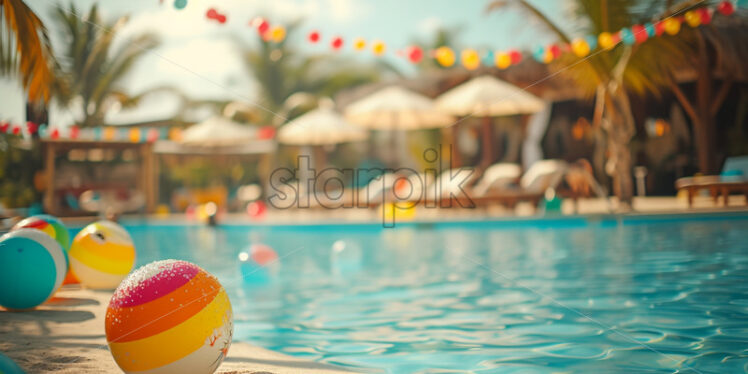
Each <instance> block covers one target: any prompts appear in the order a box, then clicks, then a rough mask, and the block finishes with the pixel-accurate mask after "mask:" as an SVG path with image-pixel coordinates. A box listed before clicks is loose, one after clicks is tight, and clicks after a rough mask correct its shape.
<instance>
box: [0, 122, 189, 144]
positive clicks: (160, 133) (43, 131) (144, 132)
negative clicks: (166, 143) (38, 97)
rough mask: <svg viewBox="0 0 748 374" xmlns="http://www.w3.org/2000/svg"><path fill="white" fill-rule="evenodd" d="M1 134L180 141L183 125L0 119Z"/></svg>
mask: <svg viewBox="0 0 748 374" xmlns="http://www.w3.org/2000/svg"><path fill="white" fill-rule="evenodd" d="M0 134H7V135H13V136H19V137H21V136H31V135H37V134H38V135H39V137H40V138H42V139H52V140H56V139H71V140H89V141H127V142H132V143H146V142H155V141H157V140H172V141H179V140H181V139H182V128H181V127H176V126H172V127H117V126H100V127H90V128H80V127H78V126H75V125H73V126H68V127H66V128H59V127H50V126H48V125H46V124H41V125H40V124H36V123H34V122H31V121H29V122H26V123H25V124H19V123H16V124H12V123H10V122H7V121H0Z"/></svg>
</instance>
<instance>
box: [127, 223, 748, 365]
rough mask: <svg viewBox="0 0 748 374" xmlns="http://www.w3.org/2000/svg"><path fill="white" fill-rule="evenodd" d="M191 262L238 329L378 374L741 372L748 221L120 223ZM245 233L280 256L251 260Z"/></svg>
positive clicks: (264, 341)
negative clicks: (221, 297)
mask: <svg viewBox="0 0 748 374" xmlns="http://www.w3.org/2000/svg"><path fill="white" fill-rule="evenodd" d="M128 230H129V231H130V232H131V233H132V235H133V237H134V240H135V242H136V246H137V248H138V250H139V253H138V256H139V257H138V264H139V265H142V264H145V263H148V262H150V261H153V260H157V259H164V258H178V259H185V260H189V261H194V262H196V263H197V264H200V265H201V266H203V267H204V268H205V269H206V270H208V271H210V272H212V273H214V274H216V275H217V276H218V277H219V278H220V280H221V282H222V283H223V284H224V286H225V287H226V288H227V290H228V291H229V295H230V297H231V302H232V305H233V308H234V316H235V334H234V336H235V339H236V340H239V341H247V342H250V343H253V344H257V345H260V346H263V347H266V348H269V349H272V350H276V351H280V352H283V353H286V354H289V355H294V356H300V357H304V358H307V359H312V360H316V361H320V362H325V363H330V364H335V365H341V366H345V367H350V368H357V369H358V370H363V371H367V372H383V373H463V372H464V373H467V372H471V373H505V372H506V373H519V372H522V373H546V372H549V373H550V372H554V373H555V372H642V371H644V372H665V373H668V372H675V371H677V372H683V373H742V372H747V371H748V240H747V239H748V235H746V233H748V220H746V219H730V220H710V221H682V222H660V223H649V224H632V225H615V224H613V225H600V224H580V225H553V224H550V225H538V226H536V227H535V226H533V225H526V226H523V227H516V226H505V225H501V224H499V223H497V224H496V225H492V224H479V225H471V224H455V225H446V226H444V227H442V226H439V227H430V226H417V225H410V226H399V227H398V228H396V229H383V228H381V227H376V226H350V227H346V226H329V227H326V226H319V227H298V228H294V227H250V226H226V227H220V228H215V229H213V228H207V227H203V226H195V225H191V226H190V225H188V226H184V225H181V226H180V225H170V226H153V225H129V226H128ZM252 243H264V244H267V245H269V246H271V247H272V248H274V249H275V250H276V251H277V252H278V256H279V258H280V260H279V263H278V266H274V267H272V268H271V269H270V270H268V269H266V268H255V269H252V268H250V269H249V270H248V268H247V267H246V266H245V267H242V266H240V265H239V261H238V260H237V255H238V253H239V252H241V251H243V250H246V248H247V247H248V246H249V245H250V244H252Z"/></svg>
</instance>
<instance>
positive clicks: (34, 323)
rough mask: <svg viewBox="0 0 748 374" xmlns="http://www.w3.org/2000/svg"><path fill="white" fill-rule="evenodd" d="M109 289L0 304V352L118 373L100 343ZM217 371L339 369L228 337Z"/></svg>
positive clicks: (23, 362) (46, 368)
mask: <svg viewBox="0 0 748 374" xmlns="http://www.w3.org/2000/svg"><path fill="white" fill-rule="evenodd" d="M110 297H111V292H103V291H91V290H83V289H78V288H76V287H73V288H64V289H62V290H60V291H59V292H57V294H56V295H55V297H54V298H52V299H51V300H49V301H47V302H46V303H45V304H43V305H41V306H40V307H38V308H37V309H36V310H33V311H26V312H9V311H6V310H4V309H2V308H0V352H2V353H3V354H5V355H6V356H8V357H10V358H11V359H13V360H14V361H15V362H16V363H17V364H18V365H19V366H20V367H21V368H22V369H24V370H25V371H26V372H27V373H29V374H31V373H47V372H55V373H71V374H72V373H76V374H79V373H121V372H122V371H121V370H120V369H119V367H117V364H116V363H115V362H114V359H113V358H112V355H111V354H110V353H109V349H108V347H107V344H106V338H105V336H104V315H105V314H106V307H107V304H108V302H109V298H110ZM217 373H226V374H228V373H232V374H239V373H242V374H244V373H256V374H261V373H262V374H267V373H274V374H285V373H289V374H290V373H310V374H318V373H319V374H322V373H331V374H343V373H350V371H348V370H346V369H342V368H338V367H335V366H330V365H324V364H320V363H315V362H310V361H306V360H303V359H299V358H295V357H289V356H286V355H283V354H280V353H277V352H273V351H269V350H266V349H262V348H259V347H255V346H251V345H249V344H246V343H237V342H234V343H233V344H232V345H231V348H230V349H229V354H228V357H227V358H226V360H224V361H223V364H221V366H220V367H219V368H218V371H217Z"/></svg>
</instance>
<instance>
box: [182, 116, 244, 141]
mask: <svg viewBox="0 0 748 374" xmlns="http://www.w3.org/2000/svg"><path fill="white" fill-rule="evenodd" d="M256 139H257V129H256V128H254V127H251V126H245V125H242V124H240V123H236V122H234V121H232V120H230V119H228V118H226V117H220V116H216V117H211V118H209V119H207V120H205V121H203V122H200V123H198V124H195V125H192V126H190V127H189V128H187V130H185V131H184V132H183V133H182V140H181V142H182V143H183V144H186V145H193V146H200V147H221V146H233V145H241V144H244V143H246V142H249V141H253V140H256Z"/></svg>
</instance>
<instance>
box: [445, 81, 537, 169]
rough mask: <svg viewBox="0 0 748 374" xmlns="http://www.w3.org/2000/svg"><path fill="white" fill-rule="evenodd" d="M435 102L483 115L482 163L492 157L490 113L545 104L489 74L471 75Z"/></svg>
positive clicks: (521, 111) (526, 110)
mask: <svg viewBox="0 0 748 374" xmlns="http://www.w3.org/2000/svg"><path fill="white" fill-rule="evenodd" d="M435 103H436V107H437V108H439V109H440V110H442V111H444V112H447V113H449V114H453V115H456V116H474V117H483V160H482V161H481V164H482V166H483V167H488V165H489V164H490V163H491V162H492V161H493V150H492V149H491V140H492V138H493V128H492V126H491V117H502V116H514V115H521V114H531V113H536V112H539V111H541V110H543V108H544V107H545V103H544V102H543V100H541V99H539V98H537V97H536V96H534V95H532V94H530V93H528V92H527V91H525V90H523V89H521V88H519V87H517V86H514V85H512V84H509V83H507V82H504V81H502V80H500V79H498V78H495V77H492V76H490V75H484V76H480V77H477V78H473V79H471V80H470V81H468V82H466V83H463V84H461V85H459V86H457V87H455V88H453V89H451V90H449V91H447V92H445V93H444V94H442V95H441V96H439V97H438V98H437V99H436V102H435Z"/></svg>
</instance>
